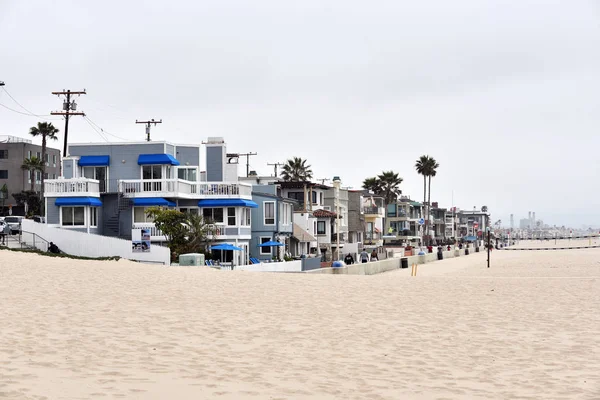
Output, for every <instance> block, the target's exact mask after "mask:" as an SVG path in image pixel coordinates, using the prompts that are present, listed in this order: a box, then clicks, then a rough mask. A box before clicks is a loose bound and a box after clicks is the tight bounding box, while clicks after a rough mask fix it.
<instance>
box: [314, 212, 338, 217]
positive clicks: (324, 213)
mask: <svg viewBox="0 0 600 400" xmlns="http://www.w3.org/2000/svg"><path fill="white" fill-rule="evenodd" d="M313 215H314V216H315V217H317V218H335V217H337V214H336V213H334V212H333V211H327V210H316V211H315V212H313Z"/></svg>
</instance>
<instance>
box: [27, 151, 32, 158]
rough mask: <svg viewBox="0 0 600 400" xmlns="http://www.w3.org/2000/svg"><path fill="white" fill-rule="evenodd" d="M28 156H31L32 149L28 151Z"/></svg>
mask: <svg viewBox="0 0 600 400" xmlns="http://www.w3.org/2000/svg"><path fill="white" fill-rule="evenodd" d="M27 158H31V150H29V151H28V152H27Z"/></svg>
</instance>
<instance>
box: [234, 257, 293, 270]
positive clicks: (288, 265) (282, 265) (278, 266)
mask: <svg viewBox="0 0 600 400" xmlns="http://www.w3.org/2000/svg"><path fill="white" fill-rule="evenodd" d="M235 270H236V271H257V272H302V262H301V261H300V260H297V261H287V262H274V263H260V264H252V265H238V266H236V267H235Z"/></svg>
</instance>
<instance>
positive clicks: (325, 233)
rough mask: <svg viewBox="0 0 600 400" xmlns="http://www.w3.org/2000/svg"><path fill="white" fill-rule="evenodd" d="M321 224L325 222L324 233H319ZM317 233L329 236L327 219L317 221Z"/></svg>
mask: <svg viewBox="0 0 600 400" xmlns="http://www.w3.org/2000/svg"><path fill="white" fill-rule="evenodd" d="M319 224H323V226H324V227H325V229H324V232H323V233H319ZM316 233H317V235H318V236H327V221H317V232H316Z"/></svg>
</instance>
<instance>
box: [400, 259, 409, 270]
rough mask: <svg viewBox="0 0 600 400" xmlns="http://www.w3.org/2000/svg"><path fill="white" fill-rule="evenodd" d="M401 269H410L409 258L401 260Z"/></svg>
mask: <svg viewBox="0 0 600 400" xmlns="http://www.w3.org/2000/svg"><path fill="white" fill-rule="evenodd" d="M400 267H401V268H408V258H401V259H400Z"/></svg>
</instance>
